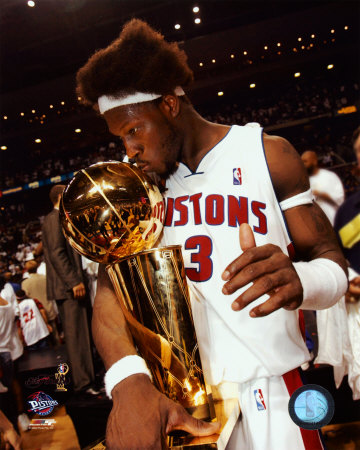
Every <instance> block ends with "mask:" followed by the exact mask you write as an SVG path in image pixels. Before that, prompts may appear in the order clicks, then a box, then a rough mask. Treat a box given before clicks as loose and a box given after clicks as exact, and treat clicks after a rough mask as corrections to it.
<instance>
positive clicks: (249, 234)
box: [239, 223, 256, 252]
mask: <svg viewBox="0 0 360 450" xmlns="http://www.w3.org/2000/svg"><path fill="white" fill-rule="evenodd" d="M239 238H240V248H241V250H242V251H243V252H244V251H245V250H248V249H249V248H253V247H256V242H255V237H254V233H253V230H252V229H251V227H250V225H249V224H248V223H242V224H241V225H240V228H239Z"/></svg>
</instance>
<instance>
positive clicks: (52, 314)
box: [21, 260, 60, 345]
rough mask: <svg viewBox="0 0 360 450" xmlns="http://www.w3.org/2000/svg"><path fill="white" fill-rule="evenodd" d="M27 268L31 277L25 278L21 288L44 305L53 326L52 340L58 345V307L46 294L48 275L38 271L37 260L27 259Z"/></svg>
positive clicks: (28, 295)
mask: <svg viewBox="0 0 360 450" xmlns="http://www.w3.org/2000/svg"><path fill="white" fill-rule="evenodd" d="M24 267H25V270H26V271H27V272H28V273H29V277H28V278H27V279H26V280H23V282H22V283H21V288H22V289H23V290H24V291H25V294H26V295H27V297H29V298H36V299H37V300H39V302H40V303H41V304H42V305H43V307H44V309H45V312H46V316H47V320H48V322H49V324H50V326H51V328H52V332H51V336H50V337H51V341H52V343H53V344H54V345H58V344H59V342H60V340H59V333H58V331H57V324H56V318H57V307H56V303H55V301H54V300H48V298H47V294H46V276H45V275H41V274H39V273H37V268H38V264H37V262H36V261H35V260H31V261H26V263H25V266H24Z"/></svg>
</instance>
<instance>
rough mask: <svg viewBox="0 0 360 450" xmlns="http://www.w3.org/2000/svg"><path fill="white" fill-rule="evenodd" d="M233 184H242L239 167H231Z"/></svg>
mask: <svg viewBox="0 0 360 450" xmlns="http://www.w3.org/2000/svg"><path fill="white" fill-rule="evenodd" d="M233 184H237V185H239V184H242V181H241V169H240V167H235V169H233Z"/></svg>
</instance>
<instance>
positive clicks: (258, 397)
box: [254, 389, 266, 411]
mask: <svg viewBox="0 0 360 450" xmlns="http://www.w3.org/2000/svg"><path fill="white" fill-rule="evenodd" d="M254 395H255V401H256V406H257V409H258V411H264V409H266V406H265V400H264V396H263V394H262V392H261V389H254Z"/></svg>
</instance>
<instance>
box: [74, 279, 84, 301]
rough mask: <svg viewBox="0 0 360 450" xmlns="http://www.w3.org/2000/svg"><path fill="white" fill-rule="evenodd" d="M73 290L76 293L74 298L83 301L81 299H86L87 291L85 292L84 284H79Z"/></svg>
mask: <svg viewBox="0 0 360 450" xmlns="http://www.w3.org/2000/svg"><path fill="white" fill-rule="evenodd" d="M72 290H73V293H74V298H77V299H81V298H84V297H85V294H86V290H85V286H84V283H79V284H77V285H76V286H74V287H73V288H72Z"/></svg>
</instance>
